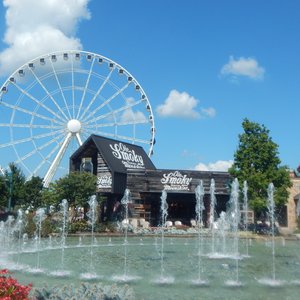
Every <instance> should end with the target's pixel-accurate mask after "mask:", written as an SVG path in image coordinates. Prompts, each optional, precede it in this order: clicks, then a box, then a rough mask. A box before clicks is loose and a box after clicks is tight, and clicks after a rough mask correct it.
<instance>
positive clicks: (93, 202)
mask: <svg viewBox="0 0 300 300" xmlns="http://www.w3.org/2000/svg"><path fill="white" fill-rule="evenodd" d="M88 204H89V207H90V208H89V211H88V212H87V217H88V223H89V225H90V226H91V242H90V264H89V271H88V272H86V273H82V274H81V278H83V279H89V280H90V279H97V278H99V275H97V274H96V272H95V267H94V251H93V249H94V246H95V224H96V221H97V218H98V214H97V208H98V201H97V198H96V195H92V196H91V197H90V199H89V201H88Z"/></svg>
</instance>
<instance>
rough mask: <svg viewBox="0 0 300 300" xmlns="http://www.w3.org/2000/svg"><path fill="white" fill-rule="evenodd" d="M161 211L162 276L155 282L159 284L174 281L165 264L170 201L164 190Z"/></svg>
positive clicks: (161, 198) (161, 197)
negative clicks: (166, 271) (168, 201)
mask: <svg viewBox="0 0 300 300" xmlns="http://www.w3.org/2000/svg"><path fill="white" fill-rule="evenodd" d="M160 200H161V202H160V212H161V247H160V277H159V278H158V279H156V280H155V281H154V282H155V283H158V284H171V283H173V282H174V278H173V277H168V276H166V275H165V265H164V255H165V253H164V243H165V242H164V239H165V229H166V227H167V225H166V222H167V217H168V208H169V206H168V203H167V192H166V190H163V191H162V193H161V196H160Z"/></svg>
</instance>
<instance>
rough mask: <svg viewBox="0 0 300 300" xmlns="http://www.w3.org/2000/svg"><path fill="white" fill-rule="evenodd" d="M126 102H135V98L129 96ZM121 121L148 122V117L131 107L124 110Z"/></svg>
mask: <svg viewBox="0 0 300 300" xmlns="http://www.w3.org/2000/svg"><path fill="white" fill-rule="evenodd" d="M126 102H127V104H128V105H130V104H131V103H133V102H134V99H133V98H127V99H126ZM120 119H121V122H125V123H126V122H146V121H147V118H146V116H145V115H144V114H143V113H142V112H141V111H133V109H132V108H131V107H129V108H127V109H126V110H124V112H123V113H122V115H121V117H120Z"/></svg>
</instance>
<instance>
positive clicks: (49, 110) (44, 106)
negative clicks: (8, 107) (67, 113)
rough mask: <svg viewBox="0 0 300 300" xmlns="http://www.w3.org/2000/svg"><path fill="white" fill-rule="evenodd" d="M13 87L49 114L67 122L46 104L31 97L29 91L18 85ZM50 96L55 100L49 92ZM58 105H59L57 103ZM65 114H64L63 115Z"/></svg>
mask: <svg viewBox="0 0 300 300" xmlns="http://www.w3.org/2000/svg"><path fill="white" fill-rule="evenodd" d="M13 85H14V86H15V87H16V88H17V89H18V90H19V91H20V92H21V93H23V94H24V95H26V96H27V97H28V98H30V99H31V100H32V101H34V102H35V103H36V104H38V105H40V106H41V107H43V108H44V109H46V110H47V111H48V112H50V113H51V114H52V115H53V116H55V117H56V118H58V119H61V120H62V121H63V122H65V121H66V120H64V119H63V118H62V117H61V116H60V115H58V114H57V113H56V112H54V111H53V110H52V109H50V108H49V107H48V106H46V105H45V104H44V103H42V102H40V101H39V100H37V99H36V98H35V97H34V96H33V95H31V94H30V93H28V92H27V91H25V90H24V89H22V88H21V87H20V86H18V85H17V84H16V83H13ZM47 93H48V95H49V96H50V98H52V99H53V97H52V96H51V95H50V94H49V92H48V91H47ZM54 102H55V103H56V101H55V100H54ZM56 105H58V104H57V103H56ZM59 110H60V111H61V108H59ZM62 113H63V112H62ZM63 114H64V113H63Z"/></svg>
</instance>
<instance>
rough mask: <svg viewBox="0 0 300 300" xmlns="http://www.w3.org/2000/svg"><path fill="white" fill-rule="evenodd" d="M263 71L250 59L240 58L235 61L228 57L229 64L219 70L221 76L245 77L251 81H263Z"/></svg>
mask: <svg viewBox="0 0 300 300" xmlns="http://www.w3.org/2000/svg"><path fill="white" fill-rule="evenodd" d="M264 73H265V69H264V68H263V67H261V66H259V64H258V62H257V61H256V60H255V59H254V58H251V57H248V58H245V57H240V58H238V59H235V58H234V57H233V56H230V57H229V62H228V63H227V64H226V65H224V66H223V67H222V69H221V74H223V75H232V76H234V78H235V76H245V77H249V78H251V79H261V80H262V79H263V78H264Z"/></svg>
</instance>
